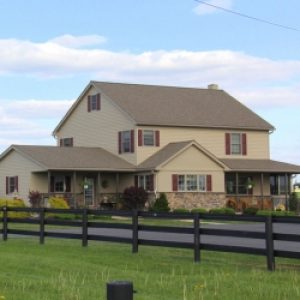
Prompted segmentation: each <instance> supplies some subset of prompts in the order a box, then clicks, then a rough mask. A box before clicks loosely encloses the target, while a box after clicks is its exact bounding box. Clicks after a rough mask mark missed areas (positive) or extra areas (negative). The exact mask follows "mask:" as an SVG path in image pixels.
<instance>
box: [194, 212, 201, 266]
mask: <svg viewBox="0 0 300 300" xmlns="http://www.w3.org/2000/svg"><path fill="white" fill-rule="evenodd" d="M199 219H200V218H199V213H195V214H194V261H195V262H200V220H199Z"/></svg>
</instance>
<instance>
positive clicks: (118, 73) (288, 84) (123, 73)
mask: <svg viewBox="0 0 300 300" xmlns="http://www.w3.org/2000/svg"><path fill="white" fill-rule="evenodd" d="M81 38H82V37H81ZM54 40H55V39H54ZM0 57H1V60H0V76H1V74H2V76H7V75H19V76H20V75H23V76H34V77H37V78H43V77H47V78H48V77H65V76H75V75H82V74H85V75H88V76H89V77H90V78H91V79H99V78H101V79H103V78H105V80H110V81H114V80H115V81H134V82H144V83H158V82H159V83H161V84H174V83H175V84H176V85H189V86H200V87H201V86H202V87H203V86H206V85H207V84H208V83H211V82H216V83H219V84H220V86H221V87H222V88H226V89H228V90H229V91H230V90H235V89H238V90H239V87H241V91H247V93H253V95H255V91H257V92H260V91H261V90H263V89H265V90H269V91H271V89H270V88H271V87H272V86H276V87H277V91H275V90H274V89H273V90H274V91H275V92H276V93H277V92H280V93H281V94H282V93H284V91H287V90H289V93H293V95H292V96H291V95H290V96H291V97H289V99H295V97H297V95H298V94H299V93H298V91H299V87H296V86H295V87H293V85H295V83H294V82H297V81H298V82H299V79H300V61H299V60H271V59H266V58H261V57H256V56H251V55H248V54H246V53H243V52H235V51H230V50H215V51H187V50H172V51H164V50H161V51H148V52H142V53H138V54H134V53H130V52H113V51H107V50H104V49H99V48H97V49H75V48H69V47H65V46H62V45H60V44H57V43H53V40H51V41H48V42H45V43H33V42H30V41H23V40H15V39H9V40H5V39H2V40H0ZM247 87H251V91H249V89H248V88H247ZM264 87H268V88H264ZM293 91H295V93H294V92H293ZM280 93H279V95H280ZM275 98H276V95H275V94H274V95H272V99H273V100H276V103H277V102H280V99H279V97H277V98H278V99H275ZM293 102H297V101H296V100H293Z"/></svg>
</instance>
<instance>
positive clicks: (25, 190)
mask: <svg viewBox="0 0 300 300" xmlns="http://www.w3.org/2000/svg"><path fill="white" fill-rule="evenodd" d="M40 170H42V168H41V167H40V166H38V165H37V164H35V163H34V162H32V161H30V160H28V159H26V158H25V157H23V156H22V155H20V154H19V153H17V152H16V151H14V150H13V151H12V152H10V153H9V154H7V156H5V159H3V160H2V161H0V183H1V184H0V197H1V198H13V197H14V196H17V197H20V198H21V199H23V200H24V201H28V194H29V190H34V189H39V191H40V188H39V181H40V180H39V179H38V180H37V177H36V176H31V172H33V171H40ZM6 176H18V187H19V191H18V194H16V195H15V194H9V195H6ZM40 192H41V191H40Z"/></svg>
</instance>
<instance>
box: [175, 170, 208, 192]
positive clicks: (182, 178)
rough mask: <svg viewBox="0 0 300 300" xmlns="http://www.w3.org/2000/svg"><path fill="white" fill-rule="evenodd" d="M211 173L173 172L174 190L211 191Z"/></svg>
mask: <svg viewBox="0 0 300 300" xmlns="http://www.w3.org/2000/svg"><path fill="white" fill-rule="evenodd" d="M211 184H212V182H211V175H200V174H184V175H183V174H178V175H176V174H173V175H172V186H173V191H180V192H209V191H211V190H212V186H211Z"/></svg>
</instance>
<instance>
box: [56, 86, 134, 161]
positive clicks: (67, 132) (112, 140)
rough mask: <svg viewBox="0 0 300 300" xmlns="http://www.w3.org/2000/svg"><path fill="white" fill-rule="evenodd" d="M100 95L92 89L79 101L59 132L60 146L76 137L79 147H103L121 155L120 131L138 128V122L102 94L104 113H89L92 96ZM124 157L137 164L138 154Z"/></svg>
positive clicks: (75, 141) (76, 143)
mask: <svg viewBox="0 0 300 300" xmlns="http://www.w3.org/2000/svg"><path fill="white" fill-rule="evenodd" d="M96 93H98V90H96V89H95V88H94V87H92V88H91V89H90V90H89V91H88V92H87V94H86V95H85V96H84V98H83V99H82V101H80V102H79V104H78V106H77V107H76V109H75V110H74V111H73V112H72V114H71V115H70V116H69V117H68V119H67V120H66V122H65V123H64V124H63V125H62V127H61V128H60V130H59V131H58V132H57V134H56V136H57V144H58V145H59V140H60V138H67V137H73V141H74V146H76V147H78V146H79V147H102V148H104V149H106V150H107V151H110V152H111V153H114V154H117V155H118V154H119V147H118V132H119V131H125V130H132V129H134V123H133V121H131V119H130V117H129V116H127V115H126V114H125V113H124V112H122V111H121V110H120V109H119V108H118V107H117V106H116V104H114V103H113V102H112V101H110V100H109V99H108V98H107V97H105V95H103V94H101V110H99V111H97V110H94V111H91V112H88V111H87V98H88V95H93V94H96ZM135 135H136V134H135ZM135 138H137V136H136V137H135ZM120 157H122V158H123V159H125V160H127V161H128V162H130V163H136V153H123V154H121V155H120Z"/></svg>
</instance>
